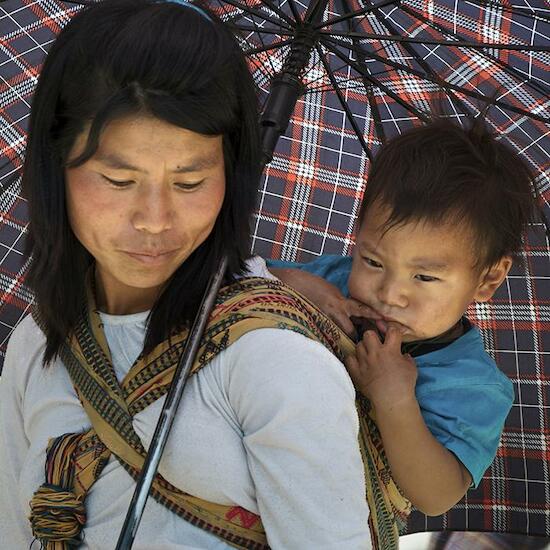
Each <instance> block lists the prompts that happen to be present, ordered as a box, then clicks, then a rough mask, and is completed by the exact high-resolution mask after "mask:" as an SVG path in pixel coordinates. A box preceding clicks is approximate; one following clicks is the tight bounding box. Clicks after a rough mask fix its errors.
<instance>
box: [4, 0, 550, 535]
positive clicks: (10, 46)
mask: <svg viewBox="0 0 550 550" xmlns="http://www.w3.org/2000/svg"><path fill="white" fill-rule="evenodd" d="M233 3H237V2H236V1H235V2H233ZM273 3H274V4H275V5H276V6H279V7H280V8H281V10H283V11H284V10H286V12H285V13H287V12H288V5H289V3H288V2H283V1H279V0H275V1H274V2H273ZM376 3H378V4H380V5H382V4H386V5H385V7H382V8H380V10H379V16H374V15H373V14H372V13H371V14H368V15H366V16H364V17H362V18H356V19H357V20H358V25H360V27H359V28H360V29H361V30H362V31H363V32H371V33H374V34H380V33H385V34H388V33H389V31H388V25H390V24H391V26H392V28H393V29H394V31H395V32H398V33H399V34H401V35H403V36H406V37H416V38H424V39H425V40H426V39H427V40H430V39H441V37H442V36H445V37H447V39H449V40H458V39H463V40H469V41H483V42H493V41H495V42H501V43H504V42H508V43H524V44H528V45H535V46H539V47H540V46H546V47H548V46H549V44H550V41H549V36H550V30H549V29H550V24H549V19H550V12H549V11H548V4H547V2H546V0H515V1H514V2H513V3H512V2H509V1H508V0H506V1H505V0H502V1H497V0H468V1H460V2H456V1H455V0H437V1H436V0H403V1H402V2H400V3H399V6H398V5H397V4H396V3H393V4H390V3H388V2H382V1H381V0H376ZM294 4H296V5H298V6H299V7H300V9H302V7H303V6H304V5H305V6H307V4H308V2H303V3H301V4H298V3H296V2H294ZM348 4H349V6H351V8H352V9H357V6H365V5H368V1H367V0H353V1H351V0H350V1H349V2H348ZM209 5H210V6H212V8H213V9H215V10H216V11H218V13H221V15H223V16H224V17H225V18H231V20H232V21H237V20H238V17H242V18H243V20H244V21H245V22H247V24H248V25H249V26H252V27H254V26H256V27H258V26H260V24H259V22H258V20H257V19H255V17H256V16H255V15H251V12H250V9H255V10H256V9H257V10H262V11H263V12H265V13H267V15H269V16H270V17H271V16H274V13H273V12H272V11H270V10H267V9H266V8H265V7H262V5H261V2H259V1H258V0H246V1H245V0H242V6H243V8H242V9H239V8H228V7H227V6H224V4H223V2H221V1H218V0H212V1H211V2H209ZM79 7H80V6H79V5H77V4H73V3H68V2H67V3H65V2H61V1H57V0H5V1H4V2H2V3H0V184H1V185H2V189H1V190H2V194H1V196H0V215H1V219H0V364H1V361H2V358H3V354H4V353H5V348H6V342H7V339H8V337H9V334H10V332H11V330H12V329H13V327H14V326H15V325H16V324H17V322H18V321H19V320H20V319H21V318H22V317H23V316H24V315H25V314H27V313H28V310H29V305H30V303H31V300H32V296H31V294H30V292H29V291H28V289H27V288H26V287H25V281H24V279H25V269H26V265H27V260H26V259H25V257H24V255H23V246H24V229H25V225H26V205H25V201H24V200H23V199H22V198H21V195H20V180H19V179H18V177H17V176H18V169H19V168H20V167H21V163H22V159H23V155H24V148H25V132H26V127H27V123H28V110H29V103H30V101H31V99H32V91H33V89H34V86H35V84H36V78H37V74H38V72H39V70H40V64H41V62H42V59H43V56H44V54H45V51H46V50H47V48H48V45H49V44H50V43H51V42H52V41H53V39H54V38H55V35H56V33H57V32H58V31H59V29H60V28H61V27H62V26H63V25H64V24H65V23H66V22H67V21H68V20H69V19H70V17H71V16H72V14H74V13H75V12H76V11H78V9H79ZM244 8H246V9H244ZM283 8H284V9H283ZM247 10H249V11H247ZM340 13H341V6H340V0H331V1H330V2H329V13H328V14H327V17H328V16H330V17H336V15H337V14H340ZM224 14H225V15H224ZM380 14H382V16H380ZM359 19H360V21H359ZM262 25H263V24H262ZM263 26H265V25H263ZM390 34H391V33H390ZM266 36H267V35H266ZM263 40H268V38H265V37H264V38H263ZM258 44H259V42H258V39H256V38H255V37H254V33H252V32H250V33H249V35H245V36H244V38H243V47H245V48H248V49H250V48H251V47H254V46H257V45H258ZM364 44H365V47H366V48H369V49H370V51H372V52H374V53H375V54H376V55H378V56H379V57H380V58H381V59H382V60H386V61H388V60H389V61H394V62H396V63H400V64H403V65H409V66H411V67H413V69H415V70H418V71H420V70H424V69H423V68H422V66H420V65H418V64H417V62H415V61H413V60H412V58H411V55H410V51H408V50H406V49H405V48H404V46H403V45H401V44H396V43H395V42H392V43H384V44H381V43H380V42H379V41H374V40H371V41H365V42H364ZM408 47H409V48H414V51H415V52H417V53H419V54H420V56H421V58H422V60H423V63H426V64H429V66H430V67H431V70H432V75H437V76H438V77H440V78H442V79H444V80H446V81H448V82H449V83H451V84H455V85H457V86H458V85H460V86H463V87H464V88H465V89H466V90H468V91H476V90H477V91H481V92H483V93H485V94H487V95H491V94H493V93H494V94H496V96H498V97H500V98H501V100H502V101H506V102H507V103H508V104H509V105H510V106H512V107H516V108H523V109H525V110H528V111H529V112H533V113H537V114H538V115H540V116H541V117H546V118H548V117H549V116H550V99H549V97H548V96H547V95H544V94H543V93H542V92H541V89H542V88H541V86H544V85H546V86H548V74H547V73H548V67H549V66H550V54H549V53H548V52H544V51H538V52H534V53H533V52H525V51H523V52H507V51H503V50H496V49H490V48H487V49H485V50H478V51H477V53H476V52H475V51H472V50H471V49H466V48H462V47H452V48H451V47H447V46H441V45H436V44H431V45H430V44H424V45H422V44H409V46H408ZM285 51H286V49H285V47H281V48H277V49H276V50H273V52H272V53H270V54H269V55H266V54H265V53H261V54H258V55H253V56H251V57H250V63H251V68H252V70H253V72H254V75H255V78H256V80H257V82H258V85H259V87H260V90H261V95H262V97H264V98H265V92H266V91H267V89H268V80H269V76H270V74H272V73H273V72H274V71H275V70H277V69H278V68H280V65H281V61H282V56H283V55H284V53H285ZM328 61H329V63H330V65H331V67H332V68H333V69H334V70H335V75H336V79H337V81H338V82H339V84H340V85H341V88H342V91H343V93H344V96H345V98H346V100H347V103H348V105H349V108H350V110H351V111H352V112H353V113H354V115H355V118H356V120H357V122H358V123H359V126H360V128H361V130H362V132H363V135H364V138H365V140H366V142H367V143H368V144H369V146H370V147H371V149H372V151H373V153H374V154H375V153H376V150H377V147H378V146H379V144H380V138H381V136H380V133H379V132H378V129H377V128H376V124H375V119H376V116H377V117H378V120H379V125H381V126H382V127H383V130H384V134H385V136H386V137H387V138H389V137H391V136H393V135H395V134H397V133H398V132H401V131H403V130H404V129H406V128H408V127H410V126H411V125H415V124H418V123H419V121H418V118H417V116H416V115H415V114H414V113H413V112H412V111H411V110H408V109H407V108H405V107H404V106H403V104H402V103H400V102H398V101H397V100H396V99H395V98H396V97H397V98H400V99H401V100H403V101H404V102H407V103H408V104H411V105H413V106H414V108H415V109H424V108H426V107H427V106H428V104H438V103H439V104H441V103H443V105H442V108H443V109H444V110H445V111H446V112H447V113H449V114H450V115H451V116H454V117H455V118H457V119H460V118H461V117H462V116H463V115H462V114H461V113H460V111H459V110H458V109H457V108H456V105H454V104H452V103H451V102H448V101H447V102H445V101H443V102H441V94H440V92H439V91H438V87H437V86H436V85H435V84H434V82H433V81H430V80H423V79H421V78H419V77H417V76H415V75H411V74H407V73H406V71H403V70H399V69H395V68H393V69H391V70H390V68H389V66H388V65H386V64H384V63H383V61H381V60H380V59H378V60H376V59H371V60H370V61H369V67H370V70H371V72H372V74H373V75H376V76H377V78H378V80H380V81H381V83H382V85H383V87H384V90H385V91H383V89H382V88H376V87H373V88H372V90H371V91H370V92H371V96H370V97H371V101H369V100H368V97H369V95H368V93H367V90H366V89H365V87H364V83H363V82H362V81H361V79H359V78H358V77H357V75H353V74H351V73H350V70H349V69H348V68H347V67H345V66H344V65H345V64H344V63H343V61H342V60H341V59H340V58H337V57H336V56H334V55H329V56H328ZM502 63H506V64H508V65H510V66H511V67H512V68H513V71H512V73H510V72H509V71H506V70H504V69H503V68H502V65H501V64H502ZM527 79H530V81H529V82H527V83H526V82H525V81H526V80H527ZM306 81H307V82H308V83H309V84H310V91H309V92H308V93H307V94H306V95H305V96H304V97H303V98H302V99H300V100H299V102H298V105H297V107H296V110H295V113H294V117H293V120H292V121H291V124H290V126H289V128H288V130H287V133H286V136H284V137H283V138H281V139H280V141H279V144H278V147H277V150H276V153H275V156H274V159H273V162H272V163H271V164H270V165H269V166H268V167H267V168H266V170H265V175H264V177H263V178H262V181H261V184H260V188H259V194H258V200H259V203H258V204H259V208H258V214H257V217H256V219H255V224H254V235H253V250H254V251H255V252H256V253H258V254H261V255H264V256H266V257H273V258H281V259H285V260H298V261H307V260H308V259H311V258H313V257H315V256H317V255H319V254H323V253H325V254H342V255H349V254H351V251H352V249H353V246H354V239H353V224H354V221H355V217H356V215H357V211H358V207H359V204H360V202H361V198H362V195H363V191H364V187H365V184H366V182H367V179H368V177H367V176H368V169H369V159H368V157H367V156H366V154H365V153H364V151H363V150H362V149H361V147H360V146H359V144H358V141H357V138H356V136H355V134H354V132H353V130H352V128H351V126H350V123H349V120H348V117H347V116H346V115H345V113H344V111H343V109H342V107H341V105H340V103H339V101H338V100H337V98H336V97H335V95H334V94H332V93H324V90H325V89H327V88H328V87H329V84H330V82H329V81H328V78H327V76H326V75H325V74H324V73H323V70H322V66H321V63H320V60H319V59H318V58H317V59H315V58H313V62H312V64H311V67H310V68H309V70H308V72H307V73H306ZM457 97H458V99H459V100H460V101H462V102H463V103H464V104H466V105H467V108H468V109H469V110H470V111H472V112H476V111H477V109H478V108H479V107H480V105H479V102H478V101H476V99H475V98H473V97H472V96H468V95H467V94H463V93H457ZM376 112H377V113H378V114H377V115H376V116H375V114H376ZM488 121H489V124H490V125H491V126H492V127H493V129H494V130H495V131H496V132H497V133H498V135H499V136H500V137H501V139H503V140H506V141H507V142H508V143H509V144H510V145H511V146H512V147H513V148H514V149H515V150H517V151H519V152H520V153H521V154H522V155H524V156H525V158H526V159H527V160H528V162H529V163H530V164H531V165H532V166H533V167H534V168H535V169H536V170H537V172H538V174H539V176H538V189H539V191H540V192H541V195H542V197H543V208H544V211H545V212H546V216H547V218H550V206H549V205H550V161H549V158H550V155H549V151H550V137H549V132H550V129H549V126H548V125H547V124H544V123H542V122H536V121H531V120H528V119H527V118H526V117H525V116H523V115H522V114H520V113H518V112H514V111H513V110H510V109H505V108H500V107H495V108H492V109H491V110H490V111H489V115H488ZM487 207H488V208H490V205H487ZM522 260H523V263H518V264H517V265H516V266H515V267H514V269H513V271H512V272H511V274H510V276H509V277H508V278H507V280H506V283H505V284H504V285H503V286H502V287H501V289H500V290H499V292H498V293H497V295H496V296H495V298H494V299H493V300H492V301H491V302H490V303H488V304H480V305H477V306H476V307H472V308H470V310H469V311H468V315H469V317H470V319H471V320H472V321H473V322H474V323H475V324H477V325H478V326H479V327H480V329H481V331H482V334H483V337H484V340H485V344H486V347H487V349H488V351H489V352H490V353H491V354H492V355H493V356H494V357H495V359H496V361H497V363H498V364H499V366H500V367H501V368H502V370H503V371H504V372H505V373H506V374H507V375H508V376H509V377H510V379H511V380H512V382H513V383H514V385H515V391H516V402H515V405H514V407H513V409H512V412H511V414H510V416H509V418H508V420H507V423H506V427H505V431H504V434H503V438H502V443H501V446H500V448H499V451H498V455H497V457H496V459H495V461H494V463H493V465H492V466H491V468H490V469H489V470H488V471H487V473H486V475H485V477H484V479H483V481H482V483H481V484H480V486H479V488H478V489H476V490H472V491H470V492H469V493H468V496H467V497H466V498H465V499H464V500H463V501H461V502H460V503H459V504H458V505H457V506H455V507H454V508H453V509H452V510H451V511H450V512H449V513H447V514H445V515H444V516H442V517H438V518H429V519H428V518H425V517H424V516H422V515H420V514H413V518H412V520H411V522H410V531H411V532H414V531H422V530H443V529H445V530H446V529H449V530H479V531H496V532H512V533H524V534H532V535H539V536H546V537H550V509H549V505H548V503H549V502H550V441H549V437H550V427H549V422H550V420H549V414H548V412H549V410H550V409H549V408H550V389H549V385H550V365H549V361H548V357H549V354H550V284H549V281H550V245H549V240H548V236H547V234H546V233H545V232H544V230H543V227H542V226H540V227H533V231H531V232H530V233H529V235H527V236H526V239H525V247H524V251H523V258H522Z"/></svg>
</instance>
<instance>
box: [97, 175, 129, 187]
mask: <svg viewBox="0 0 550 550" xmlns="http://www.w3.org/2000/svg"><path fill="white" fill-rule="evenodd" d="M103 179H105V180H107V181H108V182H109V183H110V184H111V185H114V186H115V187H127V186H128V185H130V184H131V183H134V182H133V180H124V181H119V180H114V179H111V178H108V177H107V176H103Z"/></svg>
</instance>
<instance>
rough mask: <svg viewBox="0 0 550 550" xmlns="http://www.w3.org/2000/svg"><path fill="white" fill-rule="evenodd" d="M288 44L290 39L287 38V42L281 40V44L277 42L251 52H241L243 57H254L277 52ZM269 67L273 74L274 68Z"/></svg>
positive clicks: (290, 41)
mask: <svg viewBox="0 0 550 550" xmlns="http://www.w3.org/2000/svg"><path fill="white" fill-rule="evenodd" d="M289 44H292V38H289V39H288V40H282V41H281V42H277V43H276V44H271V45H269V46H265V45H264V46H261V47H258V48H253V49H251V50H243V53H244V54H245V55H255V54H258V53H262V52H267V51H269V50H277V49H279V48H283V47H284V46H288V45H289ZM271 67H272V69H273V74H275V68H274V67H273V64H271Z"/></svg>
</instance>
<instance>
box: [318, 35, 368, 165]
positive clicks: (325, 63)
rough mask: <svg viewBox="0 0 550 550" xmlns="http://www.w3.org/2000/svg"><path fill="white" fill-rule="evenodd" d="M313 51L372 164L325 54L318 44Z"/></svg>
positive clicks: (363, 140) (361, 135)
mask: <svg viewBox="0 0 550 550" xmlns="http://www.w3.org/2000/svg"><path fill="white" fill-rule="evenodd" d="M315 49H316V50H317V53H318V54H319V57H320V58H321V63H322V64H323V67H324V68H325V71H326V72H327V75H328V78H329V80H330V83H331V84H332V87H333V88H334V91H335V92H336V97H337V98H338V101H339V102H340V105H342V109H344V112H345V113H346V116H347V117H348V120H349V121H350V124H351V126H352V128H353V131H354V132H355V134H356V136H357V139H358V140H359V142H360V143H361V147H362V148H363V150H364V151H365V154H366V155H367V157H368V159H369V160H370V161H371V162H372V160H373V158H372V153H371V152H370V149H369V146H368V145H367V142H366V141H365V138H364V136H363V132H361V129H360V128H359V126H358V125H357V122H356V121H355V118H354V117H353V113H352V112H351V110H350V108H349V106H348V104H347V103H346V100H345V99H344V95H343V94H342V90H340V86H339V85H338V82H337V81H336V78H334V75H333V74H332V71H331V70H330V67H329V64H328V63H327V60H326V59H325V54H324V53H323V51H322V50H321V47H320V46H319V44H315Z"/></svg>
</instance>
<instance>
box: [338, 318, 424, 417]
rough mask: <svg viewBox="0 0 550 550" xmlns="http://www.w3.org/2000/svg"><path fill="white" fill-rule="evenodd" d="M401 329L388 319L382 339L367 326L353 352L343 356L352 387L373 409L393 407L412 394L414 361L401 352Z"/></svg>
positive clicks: (406, 400)
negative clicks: (373, 406)
mask: <svg viewBox="0 0 550 550" xmlns="http://www.w3.org/2000/svg"><path fill="white" fill-rule="evenodd" d="M401 339H402V336H401V333H400V331H399V329H397V328H396V327H395V326H392V324H391V323H389V326H388V330H387V332H386V338H385V341H384V343H382V342H381V341H380V338H379V337H378V335H377V334H376V333H375V332H374V331H372V330H367V331H366V332H365V334H364V335H363V340H362V341H361V342H359V343H358V344H357V347H356V356H355V357H354V356H348V357H347V358H346V361H345V363H346V368H347V369H348V372H349V374H350V376H351V379H352V380H353V383H354V385H355V388H356V389H357V390H358V391H359V392H361V393H362V394H363V395H365V396H366V397H367V398H368V399H369V400H370V401H371V402H372V403H373V405H375V407H376V408H377V409H381V408H383V409H385V410H386V411H387V410H390V409H394V408H395V407H396V406H398V405H399V404H400V403H405V402H409V401H410V400H411V398H412V399H416V397H415V393H414V390H415V386H416V378H417V370H416V363H415V362H414V359H413V358H412V357H411V356H410V355H408V354H407V355H402V354H401Z"/></svg>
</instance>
